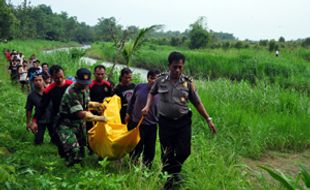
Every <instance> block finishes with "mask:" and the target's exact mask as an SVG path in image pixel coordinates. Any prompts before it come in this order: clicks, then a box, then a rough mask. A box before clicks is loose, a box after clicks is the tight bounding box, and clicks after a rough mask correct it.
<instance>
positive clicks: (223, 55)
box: [87, 42, 310, 92]
mask: <svg viewBox="0 0 310 190" xmlns="http://www.w3.org/2000/svg"><path fill="white" fill-rule="evenodd" d="M175 50H178V51H182V52H183V53H184V54H185V56H186V59H187V60H186V67H185V72H186V73H187V74H189V75H191V76H194V77H195V78H202V79H211V80H214V79H218V78H226V79H229V80H233V81H241V80H247V81H249V82H250V83H252V84H255V83H256V82H257V81H258V80H267V81H269V82H271V83H277V84H280V85H281V86H282V87H285V88H295V89H297V90H299V91H306V92H309V91H310V90H309V88H308V87H309V86H310V80H308V79H309V77H310V65H309V57H310V56H309V55H310V50H309V49H302V48H301V49H293V50H291V49H284V50H283V51H282V52H281V55H280V57H276V56H275V55H274V54H272V53H270V52H268V51H267V50H264V49H242V50H238V49H228V50H223V49H203V50H187V49H183V48H175V47H169V46H158V45H152V44H146V45H144V47H143V48H142V49H141V50H140V51H139V53H138V54H137V56H136V57H135V58H134V59H133V65H135V66H137V67H142V68H146V69H151V68H158V69H161V70H165V69H166V68H167V57H168V55H169V53H170V52H171V51H175ZM87 55H89V56H92V57H96V58H101V59H105V60H108V61H111V60H114V59H115V60H116V61H118V62H120V63H123V62H124V61H123V60H122V59H121V57H119V56H117V55H116V53H115V51H114V49H113V46H112V44H110V43H98V42H97V43H95V44H93V45H92V48H91V49H90V50H88V53H87Z"/></svg>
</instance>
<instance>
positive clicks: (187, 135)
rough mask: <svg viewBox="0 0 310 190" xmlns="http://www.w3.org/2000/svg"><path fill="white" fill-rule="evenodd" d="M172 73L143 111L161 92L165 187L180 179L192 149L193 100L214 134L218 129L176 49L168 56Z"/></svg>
mask: <svg viewBox="0 0 310 190" xmlns="http://www.w3.org/2000/svg"><path fill="white" fill-rule="evenodd" d="M168 62H169V65H168V67H169V72H168V73H164V74H162V75H161V76H159V77H158V79H157V80H156V81H155V84H154V85H153V87H152V89H151V91H150V93H149V95H148V100H147V104H146V106H145V107H144V108H143V109H142V113H143V114H144V115H146V114H147V113H148V112H149V110H150V107H151V104H152V102H153V99H154V96H155V95H156V94H159V104H158V112H159V138H160V144H161V152H162V162H163V163H162V164H163V171H166V172H167V173H168V174H170V175H171V177H169V178H168V180H167V182H166V184H165V189H170V188H171V187H172V186H173V183H176V182H178V181H180V176H179V173H180V171H181V167H182V164H183V163H184V161H185V160H186V159H187V158H188V156H189V155H190V152H191V123H192V121H191V116H192V112H191V111H190V109H189V107H188V102H189V101H190V102H191V103H192V104H193V105H194V106H195V107H196V109H197V110H198V112H199V113H200V115H201V116H202V117H203V118H204V119H205V120H206V122H207V123H208V126H209V128H210V129H211V131H212V133H216V128H215V126H214V124H213V122H212V119H211V117H210V116H209V114H208V113H207V111H206V110H205V108H204V106H203V104H202V102H201V100H200V98H199V96H198V94H197V90H196V88H195V86H194V84H193V81H192V80H190V79H189V78H188V77H186V76H184V75H183V74H182V71H183V68H184V63H185V57H184V55H183V54H181V53H180V52H172V53H170V55H169V57H168Z"/></svg>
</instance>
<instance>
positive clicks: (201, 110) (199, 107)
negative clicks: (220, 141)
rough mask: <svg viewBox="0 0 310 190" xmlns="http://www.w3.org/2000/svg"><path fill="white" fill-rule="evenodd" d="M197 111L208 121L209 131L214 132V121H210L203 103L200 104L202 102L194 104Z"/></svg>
mask: <svg viewBox="0 0 310 190" xmlns="http://www.w3.org/2000/svg"><path fill="white" fill-rule="evenodd" d="M195 107H196V109H197V111H198V112H199V114H200V115H201V116H202V117H203V118H204V119H205V120H206V122H207V123H208V126H209V128H210V130H211V132H212V133H213V134H215V133H216V128H215V125H214V123H213V122H212V118H211V117H210V116H209V114H208V112H207V110H206V109H205V107H204V105H203V104H202V102H199V103H198V104H197V105H195Z"/></svg>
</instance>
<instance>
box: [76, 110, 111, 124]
mask: <svg viewBox="0 0 310 190" xmlns="http://www.w3.org/2000/svg"><path fill="white" fill-rule="evenodd" d="M74 114H75V116H76V117H78V118H79V119H83V120H86V121H99V122H107V121H108V120H107V118H106V117H104V116H99V115H94V114H92V113H91V112H90V111H78V112H76V113H74Z"/></svg>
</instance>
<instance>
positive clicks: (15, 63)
mask: <svg viewBox="0 0 310 190" xmlns="http://www.w3.org/2000/svg"><path fill="white" fill-rule="evenodd" d="M19 64H20V60H19V59H17V58H14V59H13V61H12V63H10V66H9V70H10V73H11V80H12V82H17V81H18V67H19Z"/></svg>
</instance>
